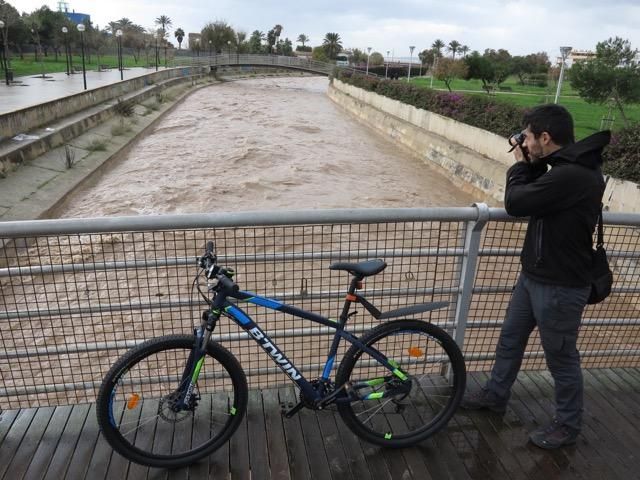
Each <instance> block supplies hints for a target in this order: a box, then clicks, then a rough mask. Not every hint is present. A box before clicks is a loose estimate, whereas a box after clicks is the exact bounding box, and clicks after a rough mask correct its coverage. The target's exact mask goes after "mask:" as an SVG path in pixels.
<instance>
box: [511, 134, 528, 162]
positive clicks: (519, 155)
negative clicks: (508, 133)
mask: <svg viewBox="0 0 640 480" xmlns="http://www.w3.org/2000/svg"><path fill="white" fill-rule="evenodd" d="M509 144H510V145H511V146H512V147H513V146H514V145H515V146H516V148H514V149H513V156H514V158H515V159H516V162H525V163H529V160H528V159H527V157H525V156H524V152H523V151H522V147H521V145H520V144H517V143H516V141H515V140H514V139H513V138H510V139H509Z"/></svg>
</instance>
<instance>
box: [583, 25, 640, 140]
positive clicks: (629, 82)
mask: <svg viewBox="0 0 640 480" xmlns="http://www.w3.org/2000/svg"><path fill="white" fill-rule="evenodd" d="M637 55H638V50H637V49H633V48H631V43H630V42H629V40H623V39H622V38H620V37H615V38H609V39H608V40H605V41H603V42H599V43H598V44H597V45H596V56H595V58H594V59H593V60H588V61H584V62H575V63H574V64H573V66H572V67H571V74H570V79H571V86H572V87H573V88H575V89H576V90H577V91H578V93H579V94H580V96H581V97H582V98H584V99H585V100H586V101H587V102H589V103H600V104H602V103H605V102H607V101H608V100H609V99H611V100H612V101H613V103H614V104H615V105H616V107H617V109H618V111H619V112H620V116H621V117H622V120H623V122H624V124H625V126H627V127H628V126H629V120H628V119H627V116H626V114H625V112H624V104H629V103H631V104H633V103H640V65H639V64H638V62H637V61H636V60H635V58H636V56H637Z"/></svg>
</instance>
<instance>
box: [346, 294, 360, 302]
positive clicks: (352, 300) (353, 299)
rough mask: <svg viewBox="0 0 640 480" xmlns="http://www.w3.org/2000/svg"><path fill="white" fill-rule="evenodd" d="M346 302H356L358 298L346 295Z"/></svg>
mask: <svg viewBox="0 0 640 480" xmlns="http://www.w3.org/2000/svg"><path fill="white" fill-rule="evenodd" d="M347 300H349V301H350V302H357V301H358V297H356V296H355V295H351V294H350V293H347Z"/></svg>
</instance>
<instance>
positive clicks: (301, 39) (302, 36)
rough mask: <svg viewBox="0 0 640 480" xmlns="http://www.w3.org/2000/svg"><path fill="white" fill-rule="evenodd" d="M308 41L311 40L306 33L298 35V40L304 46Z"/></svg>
mask: <svg viewBox="0 0 640 480" xmlns="http://www.w3.org/2000/svg"><path fill="white" fill-rule="evenodd" d="M308 41H309V37H307V36H306V35H305V34H304V33H301V34H300V35H298V39H297V40H296V42H298V43H301V44H302V46H303V47H304V44H305V43H306V42H308Z"/></svg>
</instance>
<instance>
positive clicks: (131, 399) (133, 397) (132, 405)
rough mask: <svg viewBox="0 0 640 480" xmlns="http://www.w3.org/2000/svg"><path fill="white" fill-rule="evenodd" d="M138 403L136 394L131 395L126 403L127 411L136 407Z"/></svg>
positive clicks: (138, 397)
mask: <svg viewBox="0 0 640 480" xmlns="http://www.w3.org/2000/svg"><path fill="white" fill-rule="evenodd" d="M138 402H140V395H138V394H137V393H132V394H131V396H130V397H129V400H128V401H127V408H128V409H129V410H133V409H134V408H136V407H137V406H138Z"/></svg>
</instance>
